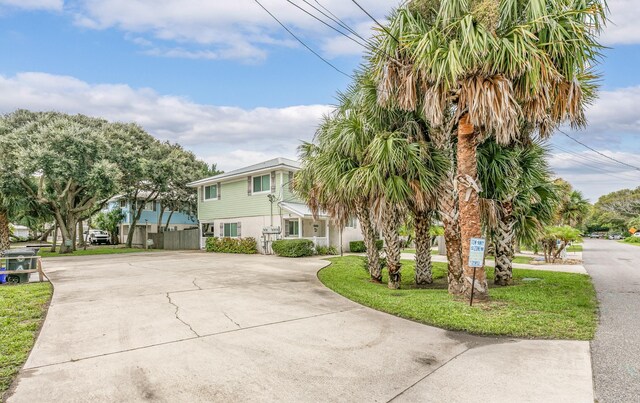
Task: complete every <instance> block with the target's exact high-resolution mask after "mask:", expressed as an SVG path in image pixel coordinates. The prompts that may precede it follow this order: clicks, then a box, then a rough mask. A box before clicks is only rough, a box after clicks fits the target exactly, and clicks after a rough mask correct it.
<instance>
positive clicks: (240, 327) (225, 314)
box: [222, 312, 242, 329]
mask: <svg viewBox="0 0 640 403" xmlns="http://www.w3.org/2000/svg"><path fill="white" fill-rule="evenodd" d="M222 314H223V315H224V316H226V317H227V319H229V320H230V321H231V322H233V324H235V325H236V326H238V329H242V326H240V324H239V323H238V322H236V321H235V320H233V319H231V317H230V316H229V315H227V313H226V312H222Z"/></svg>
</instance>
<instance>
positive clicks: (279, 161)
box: [187, 157, 300, 187]
mask: <svg viewBox="0 0 640 403" xmlns="http://www.w3.org/2000/svg"><path fill="white" fill-rule="evenodd" d="M278 167H286V168H290V169H295V170H298V169H300V163H299V162H298V161H294V160H290V159H288V158H282V157H280V158H274V159H271V160H269V161H264V162H260V163H258V164H254V165H249V166H248V167H244V168H239V169H235V170H233V171H229V172H225V173H222V174H220V175H216V176H211V177H209V178H204V179H200V180H197V181H194V182H191V183H189V184H188V185H187V186H189V187H196V186H199V185H202V184H205V183H210V182H219V181H221V180H227V179H231V178H234V177H237V176H242V175H246V174H248V173H252V172H258V171H264V170H267V169H272V168H278Z"/></svg>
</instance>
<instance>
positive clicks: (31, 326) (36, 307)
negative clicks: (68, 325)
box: [0, 283, 52, 401]
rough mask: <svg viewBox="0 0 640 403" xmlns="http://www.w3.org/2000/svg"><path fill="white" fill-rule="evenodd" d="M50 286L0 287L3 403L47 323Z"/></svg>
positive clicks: (0, 369)
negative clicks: (42, 327) (39, 331)
mask: <svg viewBox="0 0 640 403" xmlns="http://www.w3.org/2000/svg"><path fill="white" fill-rule="evenodd" d="M51 293H52V287H51V284H49V283H32V284H23V285H4V286H0V328H1V329H2V331H1V332H0V400H1V401H4V395H5V393H6V391H7V389H9V387H10V386H11V382H12V381H13V378H14V377H15V375H16V374H17V373H18V371H19V370H20V368H21V367H22V364H24V362H25V361H26V359H27V357H28V355H29V352H30V351H31V347H33V343H34V342H35V339H36V334H37V333H38V330H39V329H40V325H41V324H42V321H43V320H44V316H45V313H46V310H47V306H48V304H49V301H50V300H51Z"/></svg>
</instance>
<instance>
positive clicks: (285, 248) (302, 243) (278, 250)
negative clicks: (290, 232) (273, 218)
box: [271, 239, 314, 257]
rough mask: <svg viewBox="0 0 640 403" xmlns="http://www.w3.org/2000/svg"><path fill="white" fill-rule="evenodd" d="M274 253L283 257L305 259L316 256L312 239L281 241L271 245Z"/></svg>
mask: <svg viewBox="0 0 640 403" xmlns="http://www.w3.org/2000/svg"><path fill="white" fill-rule="evenodd" d="M271 248H272V249H273V252H274V253H275V254H276V255H278V256H283V257H303V256H311V255H313V254H314V250H313V241H311V240H310V239H281V240H279V241H274V242H273V243H272V244H271Z"/></svg>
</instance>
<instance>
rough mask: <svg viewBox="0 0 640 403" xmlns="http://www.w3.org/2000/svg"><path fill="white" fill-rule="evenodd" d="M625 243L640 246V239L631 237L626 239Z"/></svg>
mask: <svg viewBox="0 0 640 403" xmlns="http://www.w3.org/2000/svg"><path fill="white" fill-rule="evenodd" d="M624 242H625V243H637V244H640V237H637V236H630V237H628V238H625V239H624Z"/></svg>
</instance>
